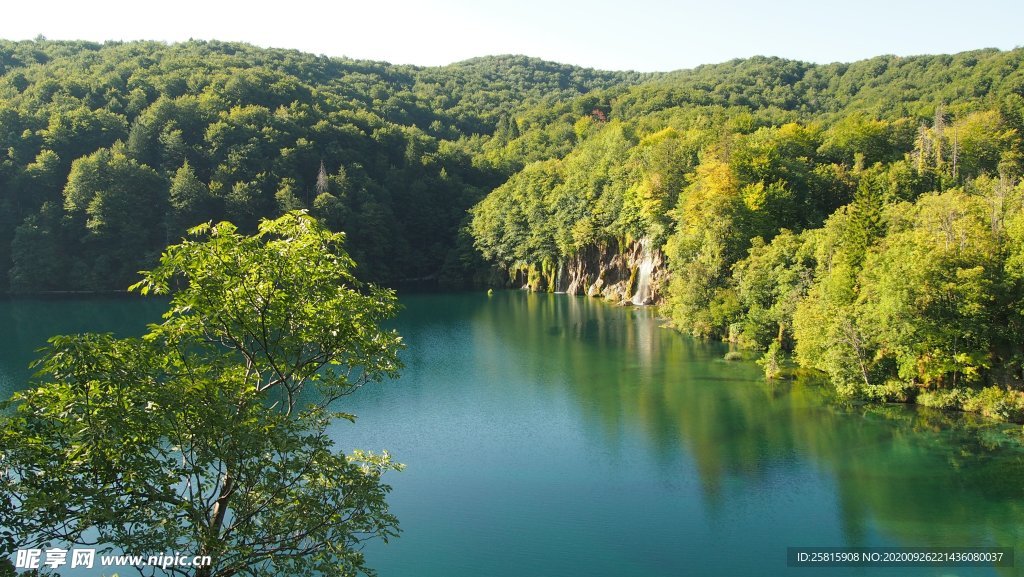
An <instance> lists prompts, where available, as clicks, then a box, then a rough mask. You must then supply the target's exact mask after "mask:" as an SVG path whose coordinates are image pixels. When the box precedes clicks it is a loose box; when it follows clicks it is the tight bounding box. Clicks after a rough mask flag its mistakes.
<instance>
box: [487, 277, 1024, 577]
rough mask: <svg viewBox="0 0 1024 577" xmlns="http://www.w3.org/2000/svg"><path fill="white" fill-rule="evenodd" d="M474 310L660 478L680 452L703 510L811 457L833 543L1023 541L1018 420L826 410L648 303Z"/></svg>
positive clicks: (519, 301) (812, 391)
mask: <svg viewBox="0 0 1024 577" xmlns="http://www.w3.org/2000/svg"><path fill="white" fill-rule="evenodd" d="M476 314H477V315H479V316H483V317H490V318H488V319H484V320H486V322H481V323H479V324H480V325H481V326H500V331H501V332H502V333H503V334H504V335H505V337H506V338H503V342H505V343H509V344H510V345H511V346H514V347H519V348H522V349H523V350H524V352H525V353H526V356H527V357H528V358H530V359H532V360H533V362H530V363H528V364H527V365H526V366H525V367H524V369H525V370H527V371H530V373H531V374H530V375H529V377H530V378H531V379H535V380H536V381H537V382H541V383H548V384H549V385H550V386H565V387H567V388H568V389H569V390H570V391H571V392H572V395H573V398H574V399H575V403H576V407H577V409H578V410H579V411H580V412H581V413H582V414H583V415H584V417H585V418H586V419H587V420H588V421H589V422H591V423H593V424H595V425H596V426H597V427H598V428H599V429H600V430H601V431H603V433H604V435H605V437H606V442H609V443H613V444H614V443H615V442H617V439H618V438H619V437H620V436H621V433H622V431H623V430H624V429H626V428H629V427H635V428H637V429H639V430H642V431H643V432H644V434H645V436H646V438H647V443H648V446H649V447H650V449H651V450H653V451H655V452H656V454H657V456H658V462H659V463H660V470H661V471H662V474H663V475H672V474H673V473H674V472H675V471H678V469H679V467H678V465H679V460H680V459H684V458H686V456H687V455H688V456H690V457H691V458H692V459H693V462H694V465H695V467H696V469H697V472H698V474H699V477H700V482H701V487H702V490H703V494H704V498H705V500H706V502H707V505H708V510H709V511H710V513H711V515H714V514H715V511H716V510H721V502H722V501H723V500H730V499H736V498H738V497H739V495H740V494H741V493H743V492H748V491H760V492H764V491H768V492H770V491H771V489H770V487H768V488H766V484H770V483H771V482H772V480H773V479H777V478H779V476H780V473H786V472H791V473H792V472H795V471H796V470H797V469H798V468H800V467H802V466H804V465H806V464H810V465H812V466H813V467H815V468H816V469H817V470H819V471H821V472H823V473H826V474H827V475H829V477H831V478H832V479H833V482H834V484H835V487H836V490H837V499H838V503H839V507H840V513H841V523H842V530H843V532H844V536H845V539H846V543H844V545H848V546H868V545H877V544H878V543H877V542H876V541H877V539H875V538H874V537H872V536H873V535H875V534H876V533H881V534H883V535H884V538H885V539H887V540H888V541H887V544H889V545H894V546H946V547H955V546H961V547H962V546H982V545H986V546H1002V547H1016V548H1017V549H1018V551H1024V451H1022V449H1021V446H1020V442H1019V441H1020V428H1019V427H1016V426H1005V425H998V424H992V423H986V422H984V421H980V420H978V419H973V418H971V417H969V416H957V415H950V414H945V413H940V412H936V411H929V410H912V409H908V408H906V407H901V406H882V407H839V406H834V405H832V404H830V403H829V402H827V400H826V398H825V396H826V395H825V391H824V390H823V388H822V387H821V385H820V384H819V383H815V382H813V381H798V382H792V383H764V382H763V381H762V380H761V379H759V370H758V367H756V366H755V365H753V364H752V363H727V362H725V361H722V360H720V359H721V356H722V354H723V353H724V352H725V349H724V347H721V346H716V345H715V344H708V343H700V342H696V341H694V340H691V339H686V338H682V337H680V336H679V335H678V334H675V333H673V332H671V331H668V330H664V329H658V328H655V326H656V324H657V321H656V319H655V318H654V317H653V313H652V312H651V311H648V310H643V309H619V308H616V307H611V306H608V305H606V304H603V303H600V302H595V301H593V300H590V299H585V298H573V297H562V296H551V295H519V294H504V295H501V298H499V299H495V302H494V304H493V306H491V307H486V308H481V309H479V310H477V313H476ZM499 320H500V322H497V321H499ZM551 374H558V375H560V377H561V378H560V379H559V382H555V380H554V379H551V378H546V377H545V376H546V375H551ZM1021 565H1024V563H1021ZM1004 572H1005V573H1004V574H1008V575H1010V574H1014V572H1013V569H1006V570H1004Z"/></svg>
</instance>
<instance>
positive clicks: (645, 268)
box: [631, 242, 654, 306]
mask: <svg viewBox="0 0 1024 577" xmlns="http://www.w3.org/2000/svg"><path fill="white" fill-rule="evenodd" d="M643 255H644V258H643V260H641V261H640V268H639V269H637V284H636V294H634V295H633V299H632V301H631V302H632V303H633V304H634V305H637V306H643V305H646V304H647V303H648V302H650V300H651V273H653V272H654V255H652V254H651V251H650V249H649V248H647V243H646V242H645V243H643Z"/></svg>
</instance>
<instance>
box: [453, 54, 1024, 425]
mask: <svg viewBox="0 0 1024 577" xmlns="http://www.w3.org/2000/svg"><path fill="white" fill-rule="evenodd" d="M1022 61H1024V51H1022V50H1016V51H1012V52H999V51H995V50H986V51H978V52H972V53H965V54H959V55H956V56H926V57H917V58H898V57H879V58H875V59H872V60H868V61H864V62H858V63H854V64H833V65H828V66H815V65H809V64H803V63H799V62H790V61H784V60H779V59H773V58H754V59H749V60H743V61H734V62H729V63H725V64H722V65H717V66H705V67H701V68H698V69H696V70H691V71H681V72H676V73H672V74H668V75H664V76H661V77H659V78H656V79H652V80H651V81H649V82H647V83H644V84H642V85H639V86H636V87H632V88H613V89H611V90H610V91H598V92H594V93H591V94H588V95H586V96H583V97H580V98H578V99H576V100H575V101H570V102H567V103H565V104H564V105H563V107H562V109H563V110H565V111H570V110H572V109H573V108H575V109H577V110H578V109H579V108H580V106H579V103H581V102H582V103H586V106H585V107H584V108H586V109H591V112H590V113H588V114H584V115H575V116H574V115H571V114H565V115H563V116H559V117H555V116H553V115H552V111H551V109H550V108H545V109H532V110H528V111H526V112H525V113H524V114H523V118H524V119H525V121H526V124H529V125H531V126H532V128H531V129H529V130H527V131H525V132H524V133H522V134H521V135H520V136H519V137H518V138H517V139H515V140H512V141H510V142H508V143H507V144H505V145H504V146H503V147H497V146H495V147H492V148H491V149H489V150H488V151H487V155H488V156H489V158H492V159H494V160H495V164H496V165H502V164H503V163H504V164H507V165H512V166H514V167H516V168H519V167H522V170H521V171H519V172H517V173H516V174H515V175H514V176H512V177H511V178H510V179H509V180H508V181H507V182H506V183H505V184H503V185H502V186H500V187H498V188H497V189H496V190H495V191H494V192H492V193H491V194H490V195H489V196H488V197H487V198H486V199H485V200H484V201H483V202H481V203H480V204H479V205H477V206H476V207H475V208H474V209H473V215H474V216H473V222H472V225H471V230H472V232H473V236H474V239H475V242H476V246H477V247H478V248H479V249H480V250H481V251H482V252H483V254H484V255H485V256H486V257H488V258H489V259H491V260H493V261H494V262H497V263H499V264H500V265H501V266H502V267H504V268H505V269H507V270H508V271H509V272H510V273H511V274H512V276H513V278H515V279H517V280H516V282H522V283H526V284H528V285H529V286H530V287H531V288H533V289H534V290H555V289H557V290H568V291H569V292H575V293H578V294H592V295H593V294H603V295H604V296H606V297H612V298H615V299H622V300H630V299H629V295H631V294H633V291H635V290H637V288H636V287H637V286H638V285H637V283H638V279H637V276H638V274H639V273H638V270H639V264H638V262H639V261H638V257H637V256H636V255H638V254H639V253H640V251H651V250H652V247H653V250H654V251H655V252H657V253H658V254H657V256H656V262H664V263H665V265H664V268H665V269H667V270H666V271H665V274H663V275H662V277H661V278H662V279H663V282H662V286H660V287H659V289H658V290H659V293H660V295H661V297H662V299H663V300H664V301H665V302H666V305H667V306H666V311H667V316H669V317H670V318H671V321H672V323H673V324H674V325H675V326H676V327H677V328H678V329H680V330H682V331H684V332H687V333H691V334H694V335H697V336H701V337H711V338H716V339H726V340H729V341H731V342H734V343H736V344H737V346H739V347H741V348H746V349H752V350H760V351H762V352H763V353H764V355H763V357H762V359H761V362H762V364H763V365H764V367H765V372H766V374H767V375H768V376H770V377H775V376H778V375H779V374H780V372H781V370H782V368H783V361H784V353H785V352H787V351H793V352H795V353H796V355H795V358H796V359H797V360H798V361H799V363H800V365H803V366H805V367H810V368H815V369H820V370H822V371H824V372H826V373H827V374H828V375H829V376H830V377H831V380H832V381H833V383H835V384H836V385H837V387H838V389H839V391H840V392H841V393H843V394H844V395H846V396H854V397H867V398H874V399H883V400H901V401H906V400H913V399H917V400H918V401H919V402H922V403H924V404H929V405H932V406H941V407H957V408H965V409H968V410H975V411H979V412H983V413H986V414H989V415H992V416H996V417H1000V418H1012V419H1017V420H1020V419H1024V398H1022V396H1021V394H1020V393H1019V389H1020V387H1021V385H1022V361H1024V345H1022V343H1024V323H1022V316H1021V315H1022V313H1024V298H1022V294H1024V293H1022V288H1024V213H1022V201H1024V187H1022V186H1021V184H1020V176H1021V172H1022V169H1024V157H1022V148H1021V145H1022V143H1021V133H1022V130H1024V98H1022V96H1024V69H1022V68H1021V63H1022ZM591 107H592V108H591ZM534 119H541V121H540V122H535V121H534ZM568 142H574V143H575V144H573V145H571V146H569V145H567V144H565V143H568ZM516 163H519V164H516ZM609 255H620V257H615V256H609ZM631 255H632V256H631ZM616 258H618V260H615V259H616ZM565 276H568V278H569V280H568V282H565V281H562V280H560V279H561V278H562V277H565ZM608 277H612V280H613V282H616V283H617V284H615V285H614V286H615V288H614V289H613V290H612V291H611V292H609V290H608V289H607V287H608ZM655 277H657V275H655Z"/></svg>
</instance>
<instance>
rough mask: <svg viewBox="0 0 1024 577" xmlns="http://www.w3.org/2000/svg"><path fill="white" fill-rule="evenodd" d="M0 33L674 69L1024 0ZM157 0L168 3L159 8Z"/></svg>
mask: <svg viewBox="0 0 1024 577" xmlns="http://www.w3.org/2000/svg"><path fill="white" fill-rule="evenodd" d="M3 4H4V5H3V6H2V8H0V38H5V39H8V40H24V39H31V38H35V37H37V36H38V35H40V34H41V35H43V36H45V37H47V38H49V39H60V40H69V39H80V40H93V41H105V40H159V41H165V42H177V41H184V40H188V39H190V38H195V39H204V40H212V39H216V40H231V41H242V42H248V43H251V44H255V45H257V46H267V47H276V48H294V49H298V50H301V51H303V52H312V53H316V54H326V55H328V56H347V57H350V58H358V59H367V60H383V61H387V62H391V63H393V64H416V65H420V66H437V65H444V64H449V63H451V62H457V61H460V60H465V59H468V58H473V57H476V56H485V55H492V54H525V55H528V56H535V57H538V58H543V59H545V60H553V61H556V62H563V63H567V64H575V65H578V66H586V67H590V68H599V69H604V70H639V71H669V70H677V69H680V68H693V67H695V66H699V65H701V64H714V63H718V62H724V61H726V60H731V59H733V58H746V57H750V56H754V55H765V56H779V57H783V58H790V59H796V60H804V61H808V62H818V63H827V62H837V61H838V62H852V61H855V60H862V59H865V58H870V57H872V56H878V55H881V54H896V55H900V56H910V55H915V54H937V53H955V52H962V51H965V50H974V49H978V48H1000V49H1003V50H1008V49H1012V48H1015V47H1017V46H1021V45H1024V28H1022V27H1021V23H1022V22H1024V2H1021V1H1020V0H957V1H955V2H954V1H951V0H856V1H854V2H849V1H847V2H832V1H830V0H760V1H759V0H704V1H701V2H697V1H692V0H676V1H672V0H628V1H622V0H620V1H618V2H610V1H607V0H590V1H582V0H512V1H504V2H490V1H488V0H475V1H474V0H436V1H435V0H419V1H416V0H362V1H359V2H354V1H351V0H334V1H330V0H326V1H325V0H287V1H280V0H279V1H277V2H273V3H271V2H267V1H266V0H248V1H244V2H240V1H236V0H230V1H217V0H176V1H174V2H160V3H155V2H145V1H142V2H140V1H139V0H130V1H129V0H75V1H65V0H57V1H46V0H36V1H26V0H3ZM155 6H159V7H155Z"/></svg>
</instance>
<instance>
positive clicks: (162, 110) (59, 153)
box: [0, 40, 649, 292]
mask: <svg viewBox="0 0 1024 577" xmlns="http://www.w3.org/2000/svg"><path fill="white" fill-rule="evenodd" d="M0 74H2V77H0V272H2V273H3V274H0V287H3V288H4V289H9V290H11V291H14V292H38V291H60V290H102V289H123V287H125V286H127V285H128V284H130V283H131V282H133V281H134V280H135V276H136V271H138V270H140V269H143V268H148V267H150V266H152V264H153V262H154V258H155V257H156V256H157V255H158V254H159V252H160V251H161V249H162V248H163V247H164V246H166V245H167V244H168V243H171V242H174V241H175V240H177V239H178V238H180V237H181V235H182V234H183V232H184V231H185V230H186V229H187V228H188V227H191V226H194V225H196V224H198V223H200V222H204V221H208V220H221V219H229V220H231V221H233V222H236V223H238V224H239V225H240V226H242V228H243V230H253V229H254V227H255V224H256V222H257V220H258V219H259V218H261V217H268V216H275V215H278V214H281V213H282V212H283V211H285V210H288V209H293V208H306V209H309V210H310V211H311V212H312V213H313V214H315V215H317V216H318V217H320V218H322V219H324V220H325V221H326V222H327V223H328V225H329V226H331V227H332V228H334V229H336V230H344V231H345V232H346V233H347V234H348V236H349V249H350V251H351V252H352V254H353V256H354V257H355V258H356V260H357V262H359V263H360V266H361V275H362V276H363V277H364V278H368V279H372V280H377V281H382V282H385V283H397V282H402V281H403V280H422V279H428V280H433V281H448V282H454V283H458V282H463V281H465V280H466V278H467V277H468V276H471V275H472V274H473V272H474V271H476V270H479V269H480V268H481V266H480V263H479V262H478V261H477V260H476V259H475V257H474V254H473V251H472V249H471V246H470V245H469V243H468V242H465V241H463V242H462V243H461V244H460V242H459V241H458V231H459V230H460V229H461V228H462V227H463V225H464V224H465V219H466V210H467V209H468V208H469V207H471V206H472V205H473V204H474V203H476V202H477V201H479V200H480V199H481V198H482V197H483V196H484V195H485V194H486V192H487V191H489V190H490V189H491V188H493V187H494V186H496V185H498V184H500V183H501V182H503V181H504V180H505V179H506V178H507V176H508V174H507V173H505V172H503V171H501V170H495V169H494V168H492V167H491V166H489V165H486V164H481V163H475V162H474V161H473V157H474V155H475V154H477V152H478V151H479V150H480V149H481V147H482V141H483V140H486V139H488V138H490V137H491V135H492V134H493V133H495V131H496V130H497V131H498V133H499V135H502V136H503V137H504V136H506V133H508V132H509V130H510V129H509V126H510V119H511V118H513V117H514V115H515V114H516V113H517V112H518V111H519V110H521V109H523V108H524V107H526V106H531V105H537V104H539V103H547V102H553V101H559V100H565V99H568V98H571V97H574V96H578V95H580V94H582V93H585V92H588V91H591V90H594V89H600V88H607V87H610V86H620V85H623V84H627V85H628V84H630V83H635V82H638V81H640V80H643V79H645V78H647V77H648V76H649V75H648V76H643V75H639V74H632V73H617V72H598V71H593V70H586V69H580V68H575V67H571V66H566V65H560V64H554V63H549V62H543V61H540V60H536V59H530V58H525V57H513V56H508V57H490V58H481V59H476V60H472V61H468V62H463V63H459V64H454V65H452V66H449V67H445V68H416V67H410V66H391V65H388V64H385V63H378V62H359V61H353V60H346V59H337V58H334V59H332V58H326V57H322V56H320V57H318V56H314V55H311V54H303V53H300V52H296V51H287V50H267V49H259V48H255V47H252V46H247V45H241V44H230V43H220V42H190V43H185V44H177V45H171V46H167V45H164V44H159V43H128V44H120V43H107V44H102V45H99V44H92V43H85V42H49V41H44V40H40V41H31V42H17V43H15V42H0ZM321 167H322V171H321Z"/></svg>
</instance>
